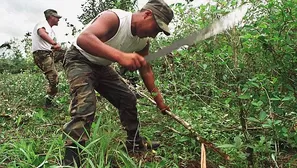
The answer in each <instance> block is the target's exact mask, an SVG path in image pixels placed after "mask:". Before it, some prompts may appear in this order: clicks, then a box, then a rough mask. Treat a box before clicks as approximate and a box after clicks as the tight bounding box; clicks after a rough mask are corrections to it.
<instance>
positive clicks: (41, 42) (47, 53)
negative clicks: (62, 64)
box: [32, 9, 65, 108]
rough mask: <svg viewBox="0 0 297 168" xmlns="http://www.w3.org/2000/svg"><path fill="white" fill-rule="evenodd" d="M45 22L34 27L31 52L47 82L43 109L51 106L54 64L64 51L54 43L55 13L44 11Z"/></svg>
mask: <svg viewBox="0 0 297 168" xmlns="http://www.w3.org/2000/svg"><path fill="white" fill-rule="evenodd" d="M44 16H45V18H46V20H45V21H41V22H39V23H38V24H36V26H35V27H34V30H33V33H32V51H33V57H34V62H35V64H36V65H37V66H38V67H39V68H40V69H41V70H42V72H43V73H44V75H45V77H46V78H47V80H48V87H47V90H46V92H47V96H46V99H45V107H46V108H49V107H51V106H52V105H53V102H52V100H53V98H54V97H55V95H56V94H57V92H58V88H57V85H58V81H59V80H58V72H57V70H56V68H55V65H54V63H55V62H57V61H59V60H62V59H63V58H64V54H65V51H64V50H62V49H61V46H60V44H58V43H57V42H56V37H55V32H54V31H53V29H52V27H53V26H58V22H59V19H60V18H61V17H62V16H60V15H58V13H57V11H55V10H53V9H47V10H45V11H44Z"/></svg>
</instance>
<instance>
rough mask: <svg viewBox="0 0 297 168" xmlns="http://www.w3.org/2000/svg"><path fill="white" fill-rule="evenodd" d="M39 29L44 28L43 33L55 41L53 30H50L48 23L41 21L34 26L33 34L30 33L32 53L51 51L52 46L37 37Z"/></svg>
mask: <svg viewBox="0 0 297 168" xmlns="http://www.w3.org/2000/svg"><path fill="white" fill-rule="evenodd" d="M40 28H45V31H46V32H47V33H48V35H49V36H50V37H51V38H52V39H55V38H56V35H55V32H54V30H53V29H52V28H51V26H50V25H49V24H48V22H47V21H46V20H45V21H41V22H39V23H37V24H36V26H35V27H34V30H33V33H32V52H34V51H37V50H48V51H51V47H52V45H51V44H50V43H48V42H46V41H45V40H43V39H42V38H41V37H40V36H39V35H38V32H37V31H38V29H40Z"/></svg>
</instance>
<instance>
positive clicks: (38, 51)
mask: <svg viewBox="0 0 297 168" xmlns="http://www.w3.org/2000/svg"><path fill="white" fill-rule="evenodd" d="M38 53H40V54H42V53H52V51H48V50H36V51H33V54H38Z"/></svg>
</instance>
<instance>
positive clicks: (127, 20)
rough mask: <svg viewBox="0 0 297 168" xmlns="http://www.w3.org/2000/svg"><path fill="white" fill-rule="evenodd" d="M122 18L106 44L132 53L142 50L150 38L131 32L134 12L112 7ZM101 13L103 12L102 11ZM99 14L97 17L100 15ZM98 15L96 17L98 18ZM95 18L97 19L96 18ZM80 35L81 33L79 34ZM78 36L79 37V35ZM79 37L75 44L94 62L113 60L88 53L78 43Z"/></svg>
mask: <svg viewBox="0 0 297 168" xmlns="http://www.w3.org/2000/svg"><path fill="white" fill-rule="evenodd" d="M111 11H113V12H114V13H115V14H116V15H117V16H118V17H119V20H120V24H119V28H118V31H117V32H116V34H115V35H114V36H113V37H112V38H110V39H109V40H108V41H106V42H105V44H108V45H109V46H112V47H113V48H116V49H118V50H120V51H123V52H127V53H132V52H137V51H141V50H142V49H143V48H144V47H145V46H146V45H147V42H148V38H139V37H138V36H133V35H132V32H131V20H132V13H131V12H126V11H123V10H120V9H111ZM100 14H101V13H100ZM100 14H98V16H97V17H99V16H100ZM97 17H96V18H97ZM96 18H95V19H96ZM95 19H93V20H92V21H91V22H90V23H89V24H88V25H87V26H86V27H85V29H86V28H87V27H88V26H90V25H91V23H93V21H94V20H95ZM78 36H79V35H78ZM78 36H77V37H78ZM77 37H76V38H75V41H74V43H73V45H74V46H75V47H76V48H77V49H78V50H79V51H80V52H81V53H82V54H83V55H84V56H85V57H86V58H87V59H88V60H89V61H91V62H92V63H94V64H98V65H109V64H111V63H112V62H113V61H110V60H107V59H105V58H102V57H99V56H95V55H92V54H89V53H87V52H86V51H84V50H83V49H81V48H80V47H79V46H78V45H77V44H76V41H77Z"/></svg>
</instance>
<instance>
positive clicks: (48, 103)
mask: <svg viewBox="0 0 297 168" xmlns="http://www.w3.org/2000/svg"><path fill="white" fill-rule="evenodd" d="M44 107H45V108H53V107H57V105H56V104H55V103H54V102H53V98H50V97H46V98H45V104H44Z"/></svg>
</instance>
